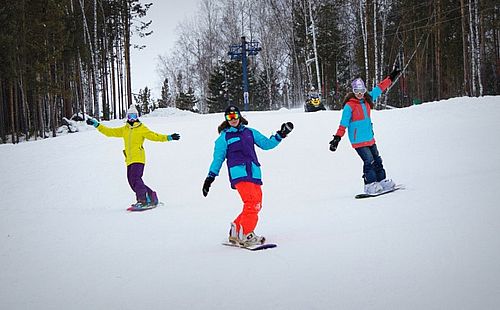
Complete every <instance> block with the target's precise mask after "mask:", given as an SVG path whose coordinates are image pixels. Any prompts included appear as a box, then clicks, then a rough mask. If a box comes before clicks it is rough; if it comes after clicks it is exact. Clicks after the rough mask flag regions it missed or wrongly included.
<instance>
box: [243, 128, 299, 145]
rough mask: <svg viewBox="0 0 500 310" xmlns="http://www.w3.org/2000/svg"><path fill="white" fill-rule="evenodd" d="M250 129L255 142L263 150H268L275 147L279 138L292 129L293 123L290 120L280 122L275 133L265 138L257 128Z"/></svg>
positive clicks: (285, 135)
mask: <svg viewBox="0 0 500 310" xmlns="http://www.w3.org/2000/svg"><path fill="white" fill-rule="evenodd" d="M249 129H250V130H251V131H252V134H253V138H254V141H255V144H257V146H258V147H260V148H261V149H263V150H270V149H273V148H275V147H276V146H277V145H278V144H279V143H280V142H281V140H283V139H284V138H286V137H287V136H288V134H289V133H290V132H292V130H293V124H292V123H291V122H287V123H283V124H281V127H280V129H279V130H278V131H277V132H276V134H275V135H272V136H271V137H270V138H267V137H266V136H264V135H263V134H261V133H260V132H259V131H258V130H255V129H253V128H249Z"/></svg>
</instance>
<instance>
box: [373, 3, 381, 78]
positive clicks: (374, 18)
mask: <svg viewBox="0 0 500 310" xmlns="http://www.w3.org/2000/svg"><path fill="white" fill-rule="evenodd" d="M378 49H379V46H378V40H377V0H373V51H374V52H375V55H374V56H375V64H374V65H375V72H374V80H375V81H374V85H376V84H377V83H378V81H379V67H378ZM381 49H383V47H382V48H381Z"/></svg>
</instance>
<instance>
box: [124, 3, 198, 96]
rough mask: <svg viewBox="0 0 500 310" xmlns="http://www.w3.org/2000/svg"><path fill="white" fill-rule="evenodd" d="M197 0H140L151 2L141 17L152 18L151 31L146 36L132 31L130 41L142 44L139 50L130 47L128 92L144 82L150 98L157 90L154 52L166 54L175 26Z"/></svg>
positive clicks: (190, 14)
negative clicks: (130, 80)
mask: <svg viewBox="0 0 500 310" xmlns="http://www.w3.org/2000/svg"><path fill="white" fill-rule="evenodd" d="M199 2H200V0H149V1H147V0H146V1H141V3H143V4H144V3H153V5H152V6H151V7H150V9H149V11H148V13H147V16H146V18H145V19H143V20H144V21H149V20H152V21H153V23H152V24H151V26H150V27H149V29H150V30H153V34H152V35H150V36H149V37H146V38H139V37H138V36H137V35H135V36H134V37H133V38H132V43H133V44H137V45H146V48H144V49H142V50H137V49H132V52H131V60H132V63H131V69H132V92H133V93H138V92H139V89H143V88H144V87H145V86H148V87H149V88H150V89H151V94H152V96H153V98H158V97H159V96H160V92H161V83H162V82H163V81H161V79H160V77H159V76H158V74H157V73H156V65H157V62H158V61H157V58H158V55H165V54H167V53H168V52H169V51H170V50H171V49H172V48H173V46H174V44H175V40H176V39H177V35H176V33H175V28H176V27H177V25H178V24H179V23H180V22H182V21H183V20H185V19H188V18H191V17H193V16H194V15H195V14H196V11H197V10H198V5H199Z"/></svg>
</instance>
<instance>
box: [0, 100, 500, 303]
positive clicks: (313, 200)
mask: <svg viewBox="0 0 500 310" xmlns="http://www.w3.org/2000/svg"><path fill="white" fill-rule="evenodd" d="M499 99H500V97H484V98H457V99H450V100H446V101H441V102H438V103H432V104H424V105H421V106H415V107H410V108H407V109H401V110H390V111H375V112H374V115H373V121H374V124H375V133H376V139H377V144H378V147H379V150H380V153H381V155H382V158H383V159H384V163H385V167H386V170H387V172H388V175H389V176H390V177H392V178H393V179H395V180H396V182H398V183H404V184H406V186H407V189H406V190H404V191H398V192H396V193H393V194H390V195H386V196H383V197H378V198H375V199H367V200H355V199H353V197H354V195H355V194H357V193H359V192H360V191H361V190H362V179H361V174H362V172H361V170H362V164H361V160H360V159H359V158H358V156H357V155H356V153H355V151H354V150H353V149H352V148H351V147H350V145H349V143H348V141H347V140H348V139H347V138H344V139H343V140H342V141H341V144H340V146H339V149H338V150H337V152H335V153H332V152H330V151H329V150H328V142H329V141H330V140H331V136H332V134H333V133H334V132H335V130H336V129H337V126H338V122H339V119H340V112H339V111H324V112H317V113H307V114H306V113H303V112H302V111H300V110H292V111H288V110H280V111H274V112H248V113H245V116H246V118H247V119H248V120H249V122H250V124H249V125H250V126H251V127H254V128H256V129H258V130H259V131H261V132H262V133H263V134H265V135H270V134H272V133H274V132H275V131H276V130H277V129H278V128H279V126H280V124H281V123H282V122H284V121H292V122H293V123H294V124H295V130H294V132H293V133H292V134H291V135H290V137H289V138H287V139H286V140H284V141H283V143H282V144H281V145H279V146H278V147H277V148H276V149H274V150H271V151H261V150H259V151H258V155H259V159H260V161H261V164H262V166H263V178H264V186H263V192H264V203H263V210H262V212H261V214H260V218H261V219H260V222H259V225H258V227H257V232H258V233H261V234H264V235H265V236H266V237H267V238H268V240H270V241H272V242H276V243H278V244H279V247H278V248H276V249H272V250H267V251H261V252H248V251H243V250H239V249H235V248H228V247H223V246H221V245H220V242H221V241H223V240H224V238H225V237H226V235H227V231H228V229H229V223H230V222H231V220H232V219H233V218H234V217H235V216H236V215H237V214H238V213H239V211H240V209H241V202H240V200H239V196H238V194H237V192H236V191H233V190H231V189H230V188H229V183H228V180H227V172H226V168H225V167H224V168H223V169H222V173H221V176H219V177H218V178H217V179H216V181H215V183H214V184H213V186H212V188H211V192H210V194H209V196H208V197H207V198H204V197H203V196H202V195H201V185H202V182H203V180H204V178H205V176H206V174H207V171H208V167H209V165H210V162H211V159H212V158H211V156H212V150H213V142H214V141H215V139H216V137H217V131H216V128H217V126H218V125H219V124H220V122H221V121H222V116H221V114H214V115H196V114H191V113H186V112H178V111H172V110H163V111H157V112H155V113H154V114H153V115H151V116H148V117H144V118H143V119H142V120H143V122H144V123H146V124H147V125H148V127H150V128H151V129H152V130H155V131H158V132H162V133H173V132H179V133H180V134H181V140H180V141H178V142H175V141H174V142H169V143H154V142H149V141H148V142H146V143H145V148H146V152H147V166H146V171H145V176H144V179H145V181H146V183H147V184H149V185H150V186H152V187H153V188H154V189H156V190H157V191H158V194H159V197H160V200H162V201H164V202H165V203H166V206H164V207H161V208H157V209H154V210H151V211H147V212H143V213H133V214H132V213H127V212H126V211H125V208H126V207H127V206H128V205H129V204H130V203H131V202H132V201H133V200H134V195H133V193H132V191H131V190H130V189H129V187H128V184H127V180H126V170H125V165H124V162H123V157H122V156H123V155H122V154H121V150H122V143H123V142H122V141H121V139H113V138H106V137H104V136H103V135H101V134H100V133H98V132H97V131H96V130H94V129H93V128H91V127H90V128H89V130H87V131H85V132H80V133H77V134H70V135H65V136H61V137H58V138H54V139H47V140H43V141H36V142H27V143H22V144H18V145H0V155H1V159H2V160H1V162H0V171H1V173H2V175H3V182H2V183H1V184H0V192H1V193H2V203H1V207H0V266H1V267H0V270H1V271H0V309H9V310H11V309H77V310H78V309H133V310H137V309H252V310H254V309H287V310H288V309H496V308H498V305H499V304H500V281H499V278H500V224H499V219H500V204H499V203H498V201H497V198H496V190H498V188H499V185H500V181H499V179H498V178H499V176H500V161H499V158H500V145H499V143H498V135H499V134H500V123H499V122H498V119H499V117H500V100H499ZM106 124H107V125H109V126H119V125H121V124H122V122H121V121H111V122H108V123H106Z"/></svg>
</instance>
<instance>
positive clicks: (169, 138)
mask: <svg viewBox="0 0 500 310" xmlns="http://www.w3.org/2000/svg"><path fill="white" fill-rule="evenodd" d="M180 138H181V135H180V134H178V133H173V134H171V135H167V140H168V141H172V140H179V139H180Z"/></svg>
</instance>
